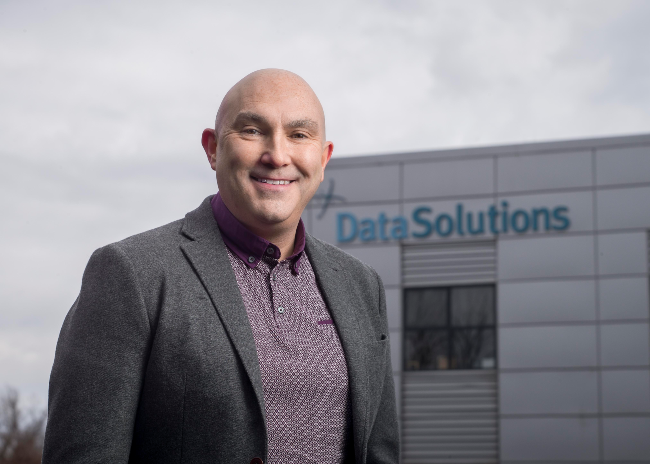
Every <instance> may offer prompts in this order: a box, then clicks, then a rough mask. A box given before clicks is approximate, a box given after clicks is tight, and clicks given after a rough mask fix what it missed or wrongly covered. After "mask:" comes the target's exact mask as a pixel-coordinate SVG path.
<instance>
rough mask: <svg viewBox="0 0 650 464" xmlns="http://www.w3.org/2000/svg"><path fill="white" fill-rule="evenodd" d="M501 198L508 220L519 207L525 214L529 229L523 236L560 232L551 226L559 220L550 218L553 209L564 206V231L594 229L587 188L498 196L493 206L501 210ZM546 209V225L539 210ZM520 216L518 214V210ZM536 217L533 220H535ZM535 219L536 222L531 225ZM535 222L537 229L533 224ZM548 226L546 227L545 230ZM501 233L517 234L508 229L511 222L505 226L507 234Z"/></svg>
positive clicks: (522, 224)
mask: <svg viewBox="0 0 650 464" xmlns="http://www.w3.org/2000/svg"><path fill="white" fill-rule="evenodd" d="M503 201H506V202H507V204H508V212H509V214H510V221H512V215H513V214H514V213H516V212H517V211H518V210H523V211H525V212H526V213H527V217H528V223H529V229H528V230H527V231H526V232H524V233H525V234H526V235H533V234H537V235H540V234H549V233H562V232H558V231H556V230H555V229H553V227H554V226H555V227H560V225H561V224H560V223H559V222H558V221H557V220H555V219H554V217H553V212H554V210H555V208H558V207H566V208H568V211H567V212H566V213H565V215H566V217H567V218H568V219H569V221H570V225H569V228H568V230H570V231H571V232H584V231H592V230H594V208H593V206H594V202H593V195H592V193H591V192H590V191H587V192H561V193H544V194H539V193H535V194H531V195H506V196H503V195H502V196H499V198H498V202H497V205H499V206H500V207H501V209H503ZM535 209H538V210H540V211H539V212H536V214H533V210H535ZM544 209H546V210H547V211H548V213H547V214H548V217H549V219H548V224H547V223H546V220H545V217H544V212H543V210H544ZM518 215H521V213H518ZM535 218H536V220H535ZM535 221H536V222H537V224H535ZM535 225H537V231H535V230H534V228H535V227H534V226H535ZM547 225H548V229H547ZM517 227H521V228H523V227H524V223H523V220H522V219H521V218H520V219H519V220H518V226H517ZM501 235H521V233H519V234H518V233H517V232H516V231H514V230H513V229H512V223H511V224H510V225H509V228H508V233H507V234H503V230H502V232H501Z"/></svg>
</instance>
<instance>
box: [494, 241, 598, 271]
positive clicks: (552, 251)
mask: <svg viewBox="0 0 650 464" xmlns="http://www.w3.org/2000/svg"><path fill="white" fill-rule="evenodd" d="M497 248H498V270H499V279H519V278H540V277H547V278H553V277H567V276H590V275H593V274H594V242H593V237H592V236H578V237H569V236H566V237H545V238H525V239H519V240H500V241H499V245H498V247H497Z"/></svg>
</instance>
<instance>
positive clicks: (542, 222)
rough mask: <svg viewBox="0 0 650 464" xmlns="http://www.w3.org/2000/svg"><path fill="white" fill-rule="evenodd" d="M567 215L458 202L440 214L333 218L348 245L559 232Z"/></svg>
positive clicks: (562, 210) (422, 211) (561, 209)
mask: <svg viewBox="0 0 650 464" xmlns="http://www.w3.org/2000/svg"><path fill="white" fill-rule="evenodd" d="M568 213H569V208H568V207H566V206H555V207H551V208H548V207H539V208H532V209H529V210H526V209H516V210H514V211H510V210H509V204H508V202H507V201H502V202H501V204H500V207H499V208H497V207H496V206H494V205H492V206H490V207H488V208H487V210H485V211H467V210H466V209H465V206H464V204H463V203H458V204H457V205H456V208H455V211H453V212H444V211H443V212H440V213H437V212H436V211H434V210H433V208H430V207H429V206H418V207H416V208H414V209H413V210H412V211H411V214H409V215H408V216H401V215H400V216H394V217H389V216H388V215H386V214H385V213H379V215H378V216H377V217H376V218H367V217H366V218H358V217H357V216H355V215H354V214H352V213H347V212H340V213H338V214H337V215H336V239H337V241H338V242H339V243H349V242H353V241H355V240H360V241H361V242H373V241H377V240H381V241H387V240H404V239H408V238H416V239H424V238H427V237H431V236H433V235H437V236H440V237H449V236H451V235H456V236H460V237H462V236H479V235H487V234H490V235H497V234H506V233H510V232H514V233H517V234H525V233H527V232H531V231H533V232H542V231H544V232H548V231H562V230H567V229H568V228H569V227H570V226H571V221H570V219H569V217H568Z"/></svg>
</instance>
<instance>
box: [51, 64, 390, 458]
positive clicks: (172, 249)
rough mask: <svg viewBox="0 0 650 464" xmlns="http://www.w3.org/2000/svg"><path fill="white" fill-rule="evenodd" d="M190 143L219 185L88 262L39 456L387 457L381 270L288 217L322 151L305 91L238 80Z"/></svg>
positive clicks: (316, 174) (291, 77) (314, 176)
mask: <svg viewBox="0 0 650 464" xmlns="http://www.w3.org/2000/svg"><path fill="white" fill-rule="evenodd" d="M201 141H202V145H203V148H204V150H205V153H206V155H207V158H208V160H209V162H210V165H211V167H212V169H213V170H214V171H215V172H216V178H217V184H218V186H219V193H217V194H216V195H214V196H210V197H208V198H206V199H205V200H204V201H203V202H202V203H201V205H200V206H199V207H198V208H197V209H196V210H194V211H192V212H190V213H188V214H187V215H186V216H185V218H184V219H181V220H178V221H175V222H172V223H171V224H167V225H165V226H162V227H160V228H158V229H154V230H151V231H148V232H145V233H142V234H139V235H135V236H133V237H130V238H127V239H125V240H122V241H120V242H117V243H113V244H111V245H107V246H105V247H103V248H100V249H99V250H97V251H95V253H93V255H92V256H91V258H90V261H89V262H88V265H87V267H86V270H85V272H84V276H83V281H82V286H81V292H80V294H79V296H78V298H77V300H76V301H75V303H74V304H73V306H72V308H71V309H70V311H69V313H68V315H67V317H66V319H65V322H64V324H63V327H62V329H61V334H60V336H59V341H58V344H57V348H56V356H55V361H54V366H53V368H52V374H51V377H50V395H49V408H48V409H49V410H48V413H49V417H48V424H47V430H46V435H45V448H44V453H43V462H44V463H46V464H48V463H81V462H84V463H88V462H92V463H95V462H106V463H120V462H122V463H126V462H129V463H144V462H151V463H181V462H187V463H204V462H205V463H208V462H209V463H251V464H263V463H269V464H293V463H296V464H298V463H300V464H304V463H321V464H322V463H352V462H354V463H396V462H398V457H399V439H398V429H397V415H396V412H395V393H394V386H393V377H392V369H391V365H390V352H389V342H388V328H387V322H386V303H385V296H384V289H383V286H382V283H381V279H380V278H379V276H378V275H377V273H376V272H375V271H374V270H373V269H371V268H370V267H368V266H366V265H364V264H362V263H361V262H359V261H357V260H356V259H354V258H353V257H351V256H349V255H347V254H345V253H344V252H342V251H341V250H339V249H337V248H335V247H333V246H331V245H328V244H326V243H324V242H321V241H319V240H318V239H316V238H314V237H312V236H310V235H309V234H307V233H306V231H305V227H304V225H303V223H302V220H301V219H300V217H301V215H302V212H303V210H304V209H305V206H306V205H307V203H308V202H309V200H310V199H311V198H312V196H313V195H314V193H315V192H316V190H317V189H318V185H319V184H320V182H322V180H323V176H324V170H325V166H326V165H327V162H328V161H329V159H330V157H331V156H332V150H333V144H332V142H328V141H327V140H326V137H325V117H324V114H323V109H322V107H321V104H320V102H319V101H318V98H317V97H316V95H315V93H314V92H313V90H312V89H311V88H310V87H309V85H308V84H307V83H306V82H305V81H304V80H303V79H301V78H300V77H299V76H297V75H295V74H293V73H290V72H288V71H282V70H262V71H257V72H254V73H252V74H250V75H248V76H246V77H245V78H244V79H242V80H241V81H239V82H238V83H237V84H236V85H235V86H234V87H233V88H232V89H230V91H229V92H228V93H227V94H226V96H225V97H224V99H223V101H222V103H221V106H220V107H219V111H218V113H217V118H216V123H215V128H214V129H206V130H204V131H203V135H202V139H201Z"/></svg>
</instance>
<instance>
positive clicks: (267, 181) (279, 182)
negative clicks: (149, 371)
mask: <svg viewBox="0 0 650 464" xmlns="http://www.w3.org/2000/svg"><path fill="white" fill-rule="evenodd" d="M257 180H259V181H260V182H262V183H264V184H272V185H289V184H290V183H291V181H290V180H271V179H257Z"/></svg>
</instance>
